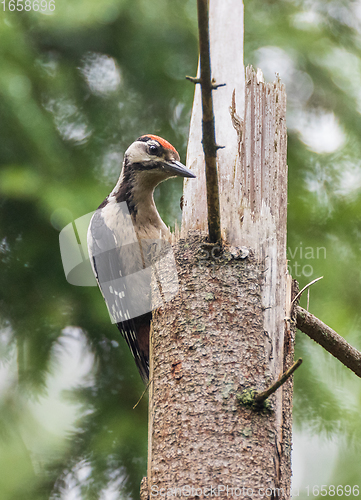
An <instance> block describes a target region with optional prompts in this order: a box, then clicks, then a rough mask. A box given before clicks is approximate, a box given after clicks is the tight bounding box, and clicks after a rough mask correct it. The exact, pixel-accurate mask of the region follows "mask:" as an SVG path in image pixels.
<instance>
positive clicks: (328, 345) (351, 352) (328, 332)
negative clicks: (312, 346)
mask: <svg viewBox="0 0 361 500" xmlns="http://www.w3.org/2000/svg"><path fill="white" fill-rule="evenodd" d="M296 314H297V328H298V329H299V330H301V332H303V333H305V334H306V335H308V336H309V337H310V338H311V339H312V340H314V341H315V342H317V343H318V344H320V345H322V347H324V348H325V349H326V351H328V352H329V353H330V354H332V356H335V358H337V359H338V360H339V361H341V363H343V364H344V365H345V366H347V368H349V369H350V370H352V371H353V372H354V373H355V374H356V375H357V376H358V377H361V352H360V351H358V350H357V349H355V348H354V347H352V345H350V344H349V343H348V342H346V340H345V339H344V338H343V337H341V335H339V334H338V333H336V332H335V331H334V330H332V328H330V327H329V326H327V325H326V324H325V323H323V322H322V321H321V320H320V319H318V318H316V316H314V315H313V314H311V313H309V312H308V311H306V309H303V308H302V307H300V306H296Z"/></svg>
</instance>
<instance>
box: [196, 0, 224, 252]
mask: <svg viewBox="0 0 361 500" xmlns="http://www.w3.org/2000/svg"><path fill="white" fill-rule="evenodd" d="M197 8H198V33H199V53H200V61H201V71H200V73H201V74H200V79H199V80H200V84H201V88H202V112H203V117H202V144H203V151H204V157H205V164H206V183H207V209H208V231H209V240H210V241H211V242H213V243H215V242H217V241H220V240H221V219H220V205H219V189H218V172H217V148H218V146H217V143H216V133H215V128H214V112H213V100H212V90H214V89H216V88H217V86H219V85H216V83H215V82H214V81H213V80H212V75H211V57H210V49H209V14H208V0H197ZM195 83H197V82H195Z"/></svg>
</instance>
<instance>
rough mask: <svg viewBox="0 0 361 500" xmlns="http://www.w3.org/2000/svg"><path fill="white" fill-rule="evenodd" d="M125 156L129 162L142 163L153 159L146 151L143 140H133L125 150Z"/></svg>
mask: <svg viewBox="0 0 361 500" xmlns="http://www.w3.org/2000/svg"><path fill="white" fill-rule="evenodd" d="M125 156H126V157H127V158H128V161H129V162H130V163H144V162H148V161H151V160H154V156H150V155H149V154H148V153H147V151H146V145H145V143H144V142H133V144H131V145H130V146H129V148H128V149H127V150H126V152H125Z"/></svg>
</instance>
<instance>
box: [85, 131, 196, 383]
mask: <svg viewBox="0 0 361 500" xmlns="http://www.w3.org/2000/svg"><path fill="white" fill-rule="evenodd" d="M176 176H179V177H190V178H194V177H195V175H194V174H193V173H192V172H191V171H190V170H188V169H187V168H186V167H185V166H184V165H183V164H182V163H181V162H180V158H179V154H178V152H177V151H176V149H175V148H174V147H173V146H172V145H171V144H170V143H169V142H168V141H166V140H165V139H162V138H161V137H158V136H156V135H151V134H148V135H143V136H141V137H139V138H138V139H137V140H136V141H135V142H133V144H131V145H130V146H129V148H128V149H127V150H126V152H125V154H124V161H123V168H122V171H121V174H120V177H119V179H118V182H117V183H116V185H115V187H114V189H113V190H112V192H111V193H110V194H109V195H108V196H107V197H106V198H105V200H104V201H103V202H102V203H101V204H100V205H99V207H98V209H97V210H96V212H95V213H94V215H93V217H92V219H91V221H90V224H89V229H88V251H89V258H90V262H91V265H92V268H93V272H94V274H95V278H96V280H97V283H98V285H99V288H100V290H101V292H102V294H103V297H104V299H105V301H106V304H107V307H108V311H109V313H110V315H111V318H112V321H113V322H114V323H116V324H117V327H118V329H119V331H120V332H121V334H122V335H123V337H124V338H125V340H126V342H127V344H128V346H129V348H130V350H131V352H132V354H133V357H134V359H135V363H136V365H137V368H138V370H139V373H140V376H141V377H142V380H143V381H144V383H147V381H148V379H149V331H150V323H151V319H152V312H151V310H152V308H153V307H152V304H153V302H152V300H151V272H149V270H150V269H151V265H152V263H153V262H154V260H157V258H159V255H160V252H161V251H162V245H159V242H162V243H163V242H164V244H166V242H167V241H169V238H170V232H169V229H168V228H167V226H166V225H165V224H164V222H163V221H162V219H161V217H160V216H159V213H158V211H157V208H156V206H155V203H154V198H153V193H154V189H155V188H156V186H157V185H158V184H159V183H161V182H163V181H165V180H166V179H169V178H171V177H176ZM163 249H164V248H163Z"/></svg>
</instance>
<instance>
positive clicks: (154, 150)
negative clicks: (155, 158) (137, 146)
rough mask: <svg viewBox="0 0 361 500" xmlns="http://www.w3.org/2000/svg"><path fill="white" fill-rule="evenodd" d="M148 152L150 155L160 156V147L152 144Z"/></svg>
mask: <svg viewBox="0 0 361 500" xmlns="http://www.w3.org/2000/svg"><path fill="white" fill-rule="evenodd" d="M148 151H149V154H150V155H159V153H160V146H156V145H155V144H150V145H149V146H148Z"/></svg>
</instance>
